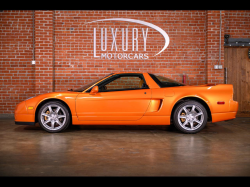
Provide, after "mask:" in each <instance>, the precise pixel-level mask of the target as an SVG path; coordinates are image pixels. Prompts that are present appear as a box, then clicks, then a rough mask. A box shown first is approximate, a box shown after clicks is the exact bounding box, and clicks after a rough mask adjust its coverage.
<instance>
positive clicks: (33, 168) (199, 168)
mask: <svg viewBox="0 0 250 187" xmlns="http://www.w3.org/2000/svg"><path fill="white" fill-rule="evenodd" d="M0 176H250V118H236V119H234V120H231V121H225V122H219V123H208V124H207V126H206V127H205V129H203V131H201V132H200V133H198V134H191V135H190V134H182V133H179V132H178V131H177V130H176V129H174V128H169V127H167V126H71V127H70V128H69V129H67V130H66V131H65V132H63V133H57V134H52V133H47V132H45V131H44V130H42V129H41V128H40V127H39V126H38V125H36V126H21V125H15V124H14V119H12V118H0Z"/></svg>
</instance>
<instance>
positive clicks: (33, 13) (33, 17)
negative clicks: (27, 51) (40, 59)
mask: <svg viewBox="0 0 250 187" xmlns="http://www.w3.org/2000/svg"><path fill="white" fill-rule="evenodd" d="M32 21H33V23H32V27H33V28H32V29H33V60H35V10H33V12H32Z"/></svg>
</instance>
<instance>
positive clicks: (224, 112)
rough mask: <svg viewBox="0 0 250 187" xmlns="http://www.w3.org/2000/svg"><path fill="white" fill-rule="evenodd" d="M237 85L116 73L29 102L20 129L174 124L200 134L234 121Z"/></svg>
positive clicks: (19, 113) (21, 111) (22, 108)
mask: <svg viewBox="0 0 250 187" xmlns="http://www.w3.org/2000/svg"><path fill="white" fill-rule="evenodd" d="M237 110H238V102H237V101H234V100H233V85H231V84H217V85H215V84H205V85H197V86H187V85H184V84H182V83H180V82H177V81H174V80H172V79H169V78H166V77H163V76H159V75H156V74H151V73H140V72H129V73H124V72H123V73H112V74H109V75H107V76H105V77H103V78H101V79H99V80H96V81H94V82H92V83H89V84H87V85H84V86H82V87H80V88H78V89H73V90H70V91H65V92H52V93H46V94H41V95H38V96H36V97H33V98H29V99H27V100H25V101H23V102H21V103H19V104H18V105H17V106H16V108H15V124H18V125H20V124H21V125H35V123H37V122H38V123H39V125H40V126H41V127H42V128H43V129H44V130H46V131H47V132H62V131H63V130H65V129H66V128H67V127H68V126H69V125H70V124H72V125H170V124H174V126H175V127H176V128H177V129H178V130H179V131H181V132H183V133H189V134H190V133H197V132H199V131H201V130H202V129H203V128H204V127H205V126H206V124H207V122H209V121H210V122H218V121H224V120H229V119H234V118H235V116H236V113H237Z"/></svg>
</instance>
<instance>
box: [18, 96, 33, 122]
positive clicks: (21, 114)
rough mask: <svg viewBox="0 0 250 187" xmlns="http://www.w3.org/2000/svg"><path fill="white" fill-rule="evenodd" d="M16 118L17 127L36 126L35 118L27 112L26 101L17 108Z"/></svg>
mask: <svg viewBox="0 0 250 187" xmlns="http://www.w3.org/2000/svg"><path fill="white" fill-rule="evenodd" d="M14 116H15V124H16V125H35V116H34V114H29V113H28V112H27V106H26V102H25V101H23V102H21V103H19V104H18V105H17V106H16V108H15V115H14Z"/></svg>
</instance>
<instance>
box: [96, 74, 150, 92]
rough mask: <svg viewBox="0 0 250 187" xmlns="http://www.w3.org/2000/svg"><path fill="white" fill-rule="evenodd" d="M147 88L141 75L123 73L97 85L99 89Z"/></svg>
mask: <svg viewBox="0 0 250 187" xmlns="http://www.w3.org/2000/svg"><path fill="white" fill-rule="evenodd" d="M146 88H148V87H147V86H146V84H145V81H144V79H143V77H142V76H141V75H132V76H131V75H127V76H126V75H123V76H119V77H118V78H116V79H114V80H112V81H111V82H107V83H106V84H102V85H99V91H104V92H105V91H121V90H135V89H146Z"/></svg>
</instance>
